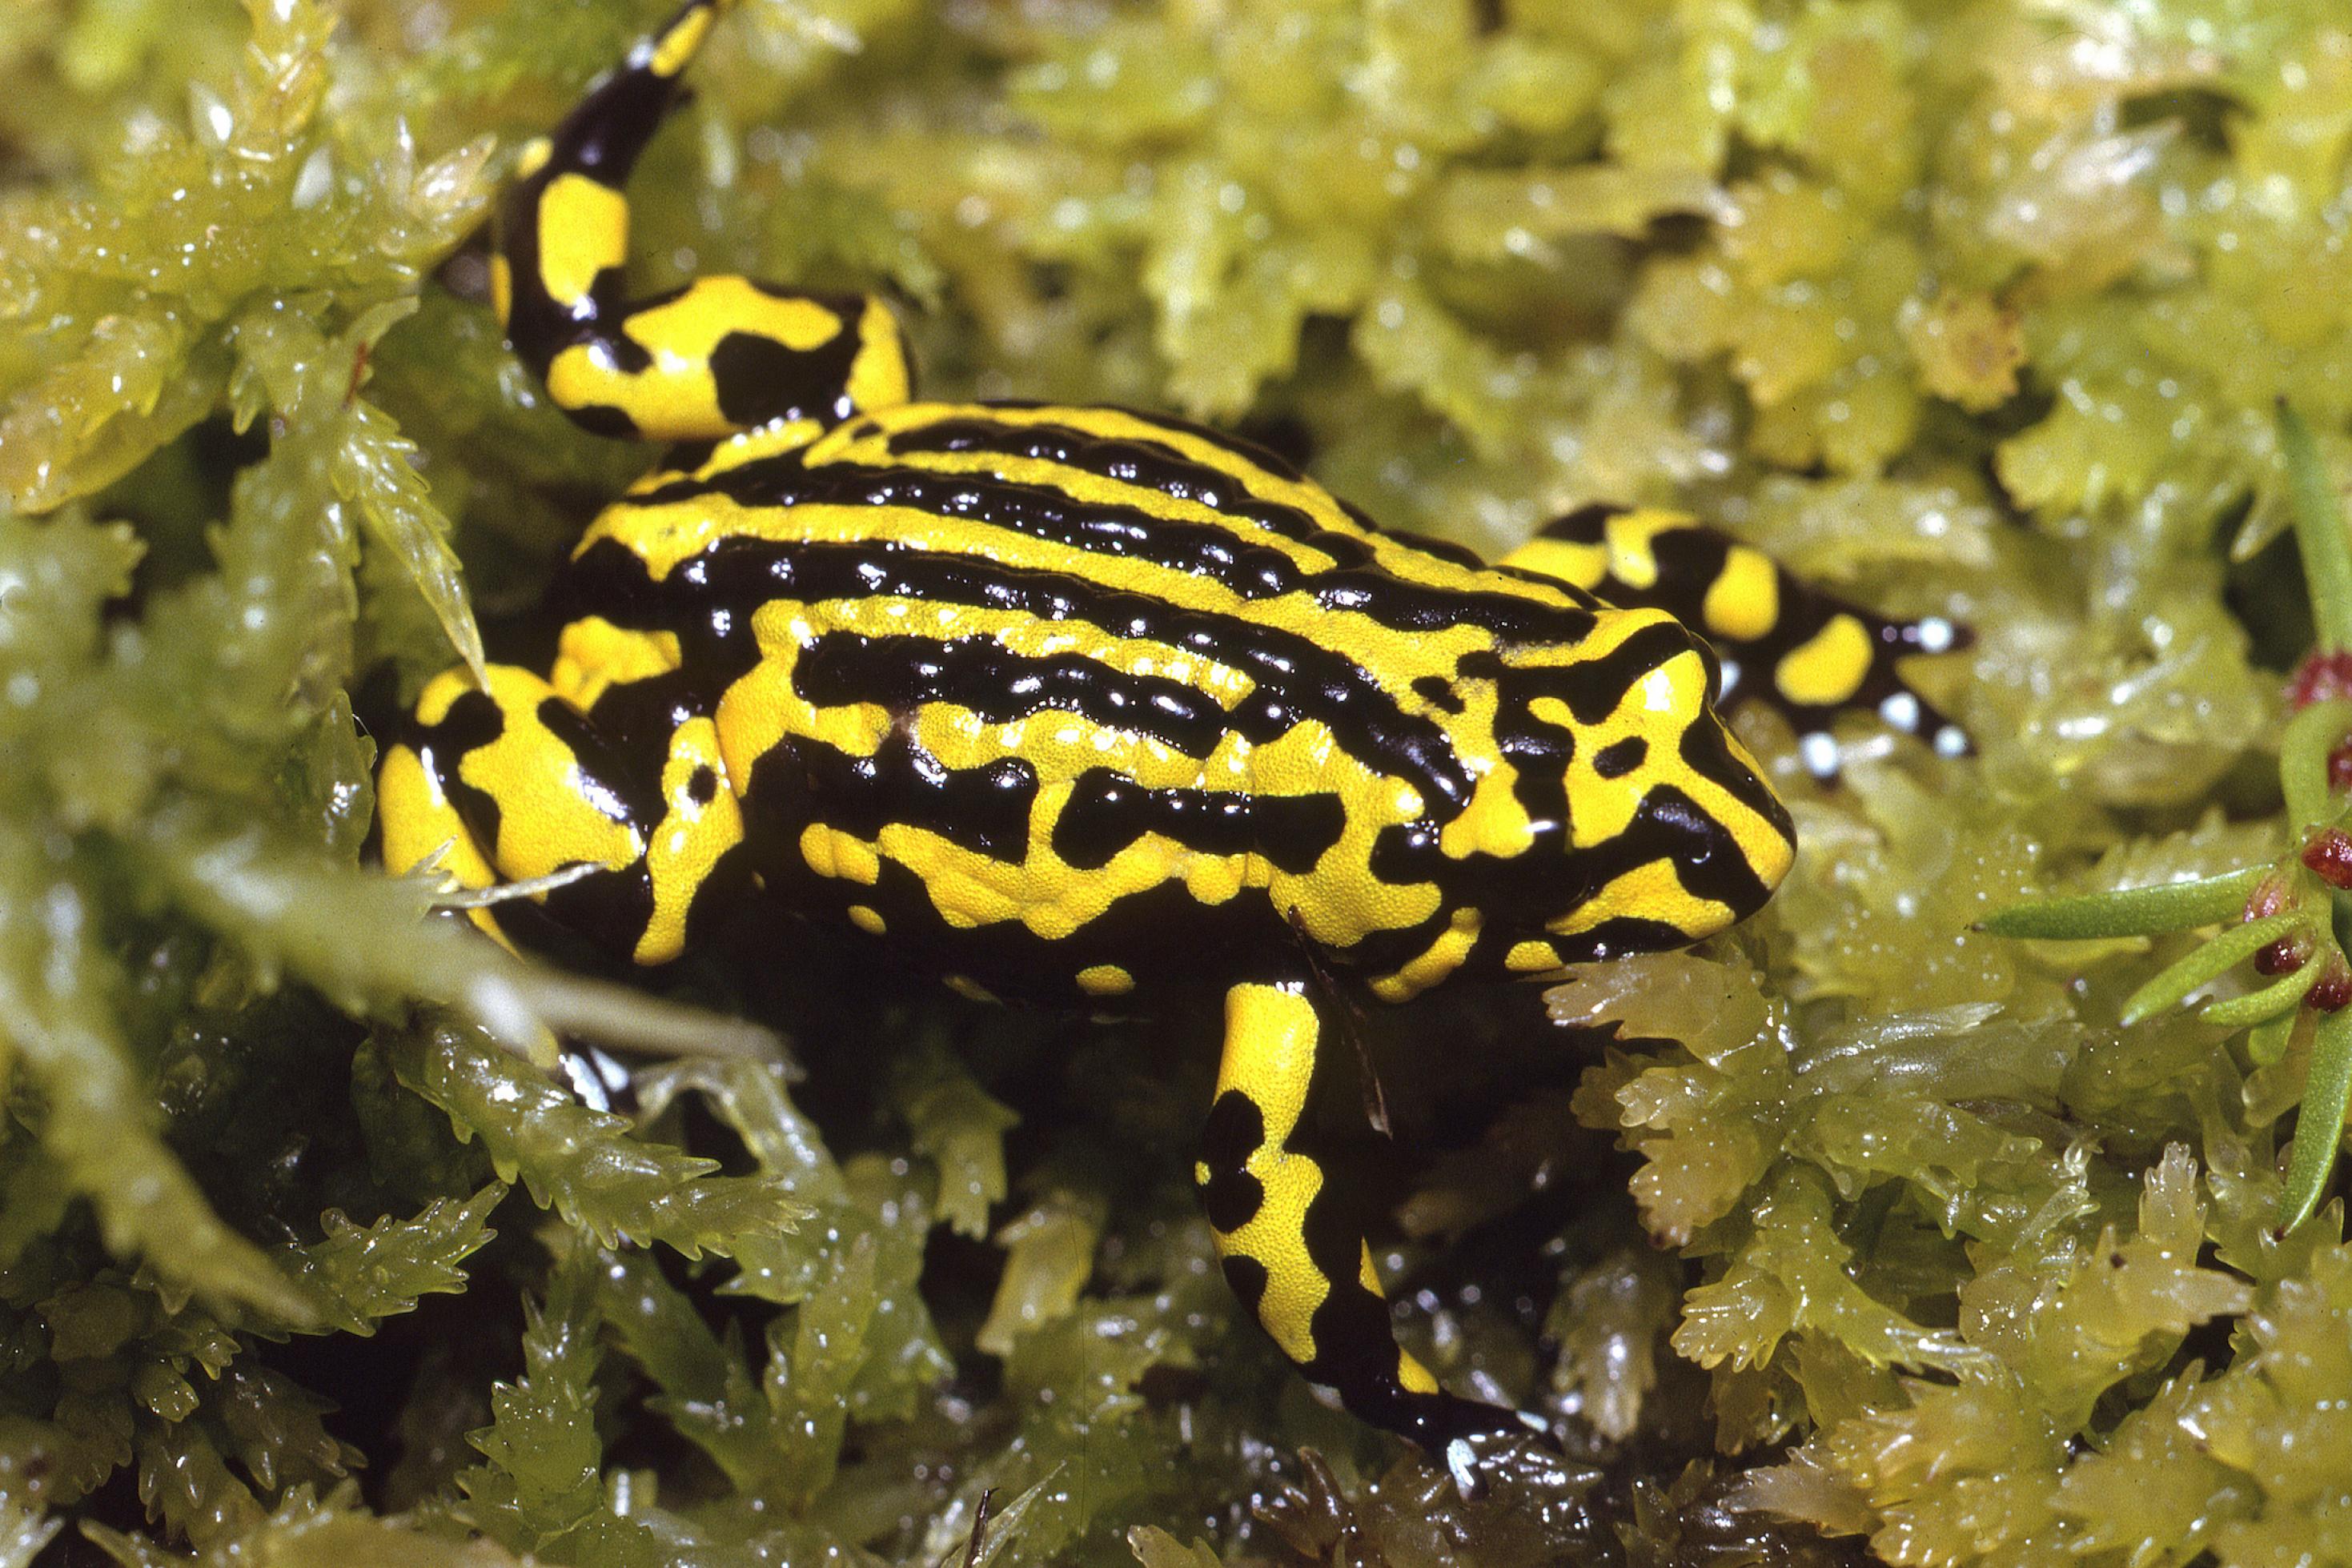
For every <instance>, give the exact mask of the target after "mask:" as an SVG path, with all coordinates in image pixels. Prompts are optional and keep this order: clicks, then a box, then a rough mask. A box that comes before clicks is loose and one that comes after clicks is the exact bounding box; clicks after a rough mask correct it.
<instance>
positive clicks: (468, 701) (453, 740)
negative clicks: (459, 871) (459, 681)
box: [405, 691, 507, 852]
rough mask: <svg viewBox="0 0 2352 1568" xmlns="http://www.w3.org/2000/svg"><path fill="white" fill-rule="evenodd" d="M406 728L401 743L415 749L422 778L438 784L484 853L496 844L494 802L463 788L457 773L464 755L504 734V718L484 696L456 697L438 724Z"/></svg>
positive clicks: (485, 793)
mask: <svg viewBox="0 0 2352 1568" xmlns="http://www.w3.org/2000/svg"><path fill="white" fill-rule="evenodd" d="M410 728H411V734H410V735H409V736H407V737H405V738H406V739H407V740H408V743H409V744H410V745H411V746H413V747H415V749H416V755H417V758H418V759H419V760H420V761H422V762H423V763H424V765H425V772H427V773H428V774H430V775H432V777H433V778H434V779H435V780H436V782H437V783H439V784H440V786H441V793H442V795H443V796H444V797H445V798H446V799H447V800H448V802H449V806H450V809H451V810H454V811H456V812H457V820H458V821H461V822H463V823H465V824H466V831H467V833H469V834H471V835H472V836H473V840H474V842H475V843H476V844H477V845H478V846H480V847H481V848H482V850H483V851H484V852H489V851H490V850H491V849H492V848H493V847H494V846H495V845H496V844H497V843H498V841H499V802H498V800H497V798H496V797H494V796H492V795H491V794H489V793H488V791H486V790H482V789H475V788H474V786H472V785H471V784H468V783H467V782H466V779H465V775H464V774H463V773H462V772H461V771H460V769H461V768H463V767H464V765H465V759H466V758H467V756H468V755H470V754H471V753H472V752H474V751H475V750H477V749H478V748H479V747H485V746H488V745H490V744H491V743H493V742H494V741H496V740H497V739H498V738H499V737H500V736H501V735H504V734H505V733H506V728H507V716H506V714H505V712H504V711H503V710H501V709H500V708H499V705H498V704H497V703H496V702H494V701H492V700H491V698H490V695H489V694H488V693H487V692H481V691H467V692H460V693H459V694H458V695H457V700H456V701H454V702H452V703H451V704H450V705H449V707H448V711H447V712H446V713H445V714H443V715H442V716H441V722H440V723H438V724H432V725H427V724H424V723H412V725H411V727H410Z"/></svg>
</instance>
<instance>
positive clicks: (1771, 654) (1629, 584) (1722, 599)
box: [1501, 506, 1969, 778]
mask: <svg viewBox="0 0 2352 1568" xmlns="http://www.w3.org/2000/svg"><path fill="white" fill-rule="evenodd" d="M1501 564H1502V565H1504V566H1506V567H1509V568H1512V569H1514V570H1518V571H1523V572H1532V573H1534V574H1536V575H1538V576H1540V577H1548V578H1551V579H1553V580H1556V581H1560V582H1566V583H1569V584H1570V585H1571V586H1573V587H1576V588H1580V589H1582V590H1584V591H1586V592H1588V593H1592V594H1597V595H1598V596H1599V597H1601V599H1603V600H1605V601H1608V602H1609V603H1611V604H1613V605H1618V606H1621V607H1624V608H1635V607H1639V608H1643V609H1655V610H1663V611H1664V612H1666V613H1667V614H1669V615H1672V616H1673V617H1674V618H1675V620H1677V621H1680V622H1682V623H1683V624H1684V625H1685V626H1687V627H1689V628H1690V629H1691V630H1692V631H1694V632H1699V633H1700V634H1701V635H1703V636H1705V637H1706V640H1707V642H1708V643H1710V644H1711V645H1712V646H1713V647H1714V649H1715V652H1716V653H1717V657H1718V658H1719V659H1720V660H1721V661H1722V679H1721V688H1722V689H1721V690H1720V692H1719V693H1718V695H1717V704H1718V706H1724V705H1736V704H1738V703H1741V702H1747V701H1749V700H1754V701H1759V702H1764V703H1769V704H1770V705H1771V706H1774V707H1777V708H1779V709H1780V711H1781V712H1782V713H1783V714H1785V715H1787V716H1788V718H1789V722H1790V724H1791V725H1792V726H1794V727H1795V728H1796V731H1797V751H1798V756H1799V758H1801V760H1802V761H1803V763H1804V764H1805V766H1806V767H1807V768H1809V769H1811V771H1812V772H1813V773H1814V774H1816V775H1818V776H1820V777H1822V778H1827V777H1829V776H1831V775H1832V774H1834V773H1835V772H1836V771H1837V768H1838V745H1837V741H1836V740H1835V738H1834V737H1832V735H1831V734H1830V723H1831V721H1832V719H1833V718H1835V717H1836V716H1838V715H1839V714H1841V713H1845V712H1849V711H1864V710H1867V711H1870V712H1873V713H1875V714H1876V715H1877V716H1878V717H1879V719H1880V720H1881V721H1882V722H1884V723H1885V724H1886V725H1887V726H1888V727H1890V728H1893V729H1899V730H1902V731H1904V732H1905V733H1906V734H1910V735H1916V736H1918V737H1920V738H1921V739H1922V740H1925V741H1927V743H1928V744H1929V745H1930V746H1932V747H1935V748H1936V750H1937V752H1938V753H1940V754H1941V755H1943V756H1946V757H1953V756H1958V755H1960V754H1962V753H1964V752H1966V751H1968V750H1969V737H1968V735H1967V732H1965V731H1964V730H1962V729H1961V728H1960V727H1959V726H1958V725H1957V724H1955V723H1953V722H1952V720H1950V719H1949V718H1947V717H1946V716H1944V715H1943V714H1941V713H1939V712H1938V711H1937V709H1936V707H1935V705H1933V704H1932V703H1930V702H1928V701H1927V698H1925V697H1923V696H1921V695H1919V694H1918V693H1917V692H1916V691H1915V690H1913V689H1912V687H1911V685H1910V684H1909V683H1908V682H1906V681H1905V680H1904V678H1903V675H1902V673H1901V671H1900V670H1899V669H1898V668H1897V665H1898V663H1899V661H1901V660H1903V659H1905V658H1907V657H1909V656H1911V655H1913V654H1916V653H1949V652H1952V651H1954V650H1957V649H1959V648H1962V647H1965V646H1967V644H1968V642H1969V633H1968V631H1967V629H1966V628H1964V627H1960V626H1956V625H1954V624H1953V623H1952V622H1949V621H1947V620H1945V619H1943V618H1942V617H1940V616H1927V617H1925V618H1923V619H1921V620H1917V621H1897V620H1894V619H1891V618H1889V617H1887V616H1884V615H1878V614H1874V613H1873V612H1870V611H1868V610H1864V609H1863V608H1862V607H1861V606H1859V605H1856V604H1851V603H1848V602H1847V601H1845V600H1843V599H1841V598H1839V597H1838V596H1837V595H1835V594H1832V593H1826V592H1823V591H1822V590H1820V589H1818V588H1815V587H1813V586H1811V584H1810V583H1808V582H1806V581H1805V580H1803V579H1802V578H1800V577H1798V576H1797V575H1796V574H1794V573H1793V572H1790V571H1789V570H1787V569H1786V568H1784V567H1782V566H1781V565H1780V563H1779V562H1778V561H1776V560H1774V559H1772V558H1771V557H1770V556H1768V555H1766V554H1765V553H1764V552H1763V551H1761V550H1759V549H1756V548H1754V547H1753V546H1751V545H1744V544H1741V543H1740V542H1738V540H1737V539H1734V538H1731V537H1730V536H1729V535H1728V534H1726V533H1724V532H1723V531H1722V530H1721V529H1719V528H1710V527H1708V526H1707V525H1706V524H1705V523H1702V522H1700V521H1699V520H1698V519H1697V518H1696V517H1689V516H1686V515H1685V514H1684V513H1681V512H1667V511H1656V510H1652V509H1650V508H1646V507H1637V508H1632V509H1629V508H1626V507H1607V506H1591V507H1579V508H1578V509H1577V510H1575V511H1573V512H1570V513H1569V514H1568V515H1567V516H1566V517H1559V518H1557V519H1555V520H1554V521H1552V522H1551V523H1549V524H1548V525H1546V526H1545V528H1543V530H1542V531H1541V532H1539V533H1538V534H1537V535H1536V537H1535V538H1531V539H1529V540H1528V542H1527V543H1526V544H1524V545H1521V546H1520V547H1519V548H1518V549H1516V550H1514V551H1512V552H1511V553H1510V554H1509V555H1507V556H1505V557H1504V558H1503V559H1502V562H1501Z"/></svg>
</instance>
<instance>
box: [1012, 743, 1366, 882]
mask: <svg viewBox="0 0 2352 1568" xmlns="http://www.w3.org/2000/svg"><path fill="white" fill-rule="evenodd" d="M1347 824H1348V812H1347V808H1346V807H1345V806H1343V805H1342V804H1341V803H1340V800H1339V797H1338V796H1337V795H1256V794H1246V793H1242V792H1239V791H1231V790H1217V789H1147V788H1145V787H1144V786H1143V785H1140V784H1138V783H1136V782H1135V781H1134V780H1133V779H1127V778H1125V777H1123V776H1121V775H1119V774H1118V773H1114V772H1112V771H1111V770H1110V769H1108V768H1089V769H1088V770H1087V771H1086V772H1084V773H1082V774H1080V775H1079V776H1078V777H1077V779H1076V780H1074V781H1073V784H1072V787H1071V792H1070V798H1069V800H1067V801H1066V803H1065V804H1064V805H1063V807H1062V813H1061V817H1060V819H1059V820H1058V821H1056V822H1055V825H1054V852H1055V854H1057V855H1059V856H1060V857H1061V858H1062V859H1063V861H1064V862H1066V863H1068V864H1070V865H1072V866H1076V867H1077V868H1078V869H1079V870H1081V871H1092V870H1096V869H1098V868H1100V867H1102V866H1106V865H1108V864H1109V863H1110V862H1111V859H1112V857H1113V856H1115V855H1117V854H1118V852H1120V851H1121V850H1124V849H1126V848H1127V847H1128V846H1129V845H1130V844H1132V843H1135V842H1136V841H1139V840H1140V839H1141V838H1142V837H1143V836H1144V835H1145V834H1146V833H1157V834H1159V835H1160V837H1162V838H1164V839H1168V840H1171V841H1174V842H1176V843H1179V844H1182V845H1183V846H1184V847H1186V848H1187V849H1192V850H1197V851H1199V852H1201V853H1202V854H1212V855H1240V854H1255V855H1259V856H1262V857H1264V858H1265V860H1266V861H1267V862H1270V863H1272V864H1273V865H1274V866H1275V867H1276V869H1278V870H1281V871H1286V872H1289V873H1293V874H1299V873H1306V872H1309V871H1312V870H1313V869H1314V868H1315V862H1317V861H1318V860H1320V859H1322V858H1323V852H1324V851H1326V850H1328V849H1329V848H1330V847H1331V846H1332V845H1333V844H1335V843H1338V842H1339V835H1340V833H1341V832H1342V831H1344V830H1345V829H1346V827H1347Z"/></svg>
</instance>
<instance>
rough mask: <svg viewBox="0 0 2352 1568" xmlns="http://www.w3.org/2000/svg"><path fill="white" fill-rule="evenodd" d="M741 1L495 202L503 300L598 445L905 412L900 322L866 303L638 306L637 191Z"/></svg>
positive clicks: (682, 34) (727, 280) (712, 6)
mask: <svg viewBox="0 0 2352 1568" xmlns="http://www.w3.org/2000/svg"><path fill="white" fill-rule="evenodd" d="M732 4H733V0H691V3H690V4H688V5H686V7H685V8H684V9H682V10H680V11H679V12H678V13H677V16H674V17H672V18H671V19H670V22H669V24H668V25H667V26H665V27H664V28H663V29H662V30H661V31H660V32H658V33H656V34H655V35H653V36H652V37H648V38H646V39H645V40H644V41H643V42H641V43H639V44H638V45H637V47H635V49H634V50H632V51H631V52H630V55H629V57H628V58H627V59H626V60H625V62H624V63H623V64H622V66H621V68H619V69H618V70H616V71H614V72H613V73H612V74H611V75H610V76H608V77H606V78H604V80H603V81H602V82H600V83H598V84H597V86H596V87H595V88H594V89H593V90H592V91H591V92H590V93H589V95H588V97H587V98H586V99H583V101H582V102H581V104H580V106H579V107H578V108H577V109H575V110H572V113H571V114H570V115H569V116H568V117H567V118H566V119H565V120H564V121H563V123H562V125H561V126H559V127H557V129H556V131H555V132H554V134H553V135H551V136H543V137H541V138H538V139H537V140H535V141H530V142H529V143H527V144H526V145H525V146H524V148H523V150H522V152H521V155H520V160H519V162H518V164H517V172H518V173H519V175H520V178H519V179H517V181H516V182H515V183H514V185H513V187H512V188H511V189H510V190H509V192H508V193H507V196H506V200H505V202H504V204H502V205H501V207H500V208H499V252H498V254H497V255H496V256H494V257H493V258H492V261H491V268H490V291H491V296H492V300H493V303H494V304H496V306H497V307H498V311H499V321H500V322H501V323H502V324H503V325H504V326H505V328H506V329H507V338H508V340H509V342H511V343H512V344H513V345H514V348H515V352H516V353H517V354H519V355H520V356H521V358H522V361H523V362H524V363H525V364H528V365H529V366H530V368H531V369H532V370H533V371H537V372H538V373H539V375H540V377H541V379H542V380H543V381H544V382H546V384H547V392H548V395H549V397H550V398H551V399H552V400H553V401H554V402H555V404H556V406H558V407H559V408H562V410H563V411H564V412H565V413H569V414H570V415H571V416H572V418H573V419H574V420H575V421H577V422H578V423H581V424H582V425H583V426H585V427H586V428H588V429H590V430H593V431H594V432H596V433H597V434H600V435H614V436H644V437H646V438H647V439H651V440H656V441H718V440H723V439H724V438H726V437H727V436H730V435H732V434H737V433H739V432H741V431H746V430H754V429H758V428H760V427H761V426H763V425H768V424H772V423H778V422H782V423H803V422H805V423H808V424H809V426H810V430H809V434H814V433H815V431H816V429H818V428H821V427H823V426H824V425H829V424H832V423H835V422H836V421H839V420H842V419H845V418H847V417H848V416H849V415H850V414H852V413H856V412H857V411H858V410H860V409H870V408H882V407H887V406H889V405H891V404H894V403H900V402H906V401H907V398H908V395H909V392H910V390H911V389H910V386H909V375H908V364H907V357H906V350H905V348H904V346H903V345H902V344H901V342H900V340H899V336H898V323H897V322H896V321H895V320H893V319H891V315H890V312H889V310H888V308H887V307H885V306H884V305H883V304H882V302H881V301H880V300H878V299H875V298H870V297H868V296H865V295H831V294H809V293H803V292H799V291H797V290H793V289H787V288H779V287H772V286H770V285H767V284H764V283H756V282H753V281H752V280H751V279H749V278H744V277H699V278H697V279H695V280H694V281H693V282H691V283H689V284H688V285H687V286H686V287H684V288H681V289H677V290H676V291H674V292H671V293H667V294H662V295H656V296H654V297H651V298H644V299H638V300H634V301H632V300H630V299H628V298H625V293H624V290H625V279H624V277H623V274H622V264H623V262H624V261H625V259H626V257H627V255H628V248H629V203H628V197H627V196H626V195H625V193H624V187H625V185H626V183H627V182H628V178H629V172H630V170H631V169H632V168H633V167H635V163H636V161H637V155H638V154H639V153H640V152H643V151H644V150H645V146H646V142H647V141H651V140H652V138H653V133H654V131H655V130H656V127H658V126H659V125H660V124H661V122H662V120H663V118H664V117H665V116H666V115H667V113H668V112H669V110H670V108H671V106H672V105H673V104H674V103H675V101H676V99H677V84H678V77H679V73H681V72H682V71H684V70H685V68H686V67H687V64H688V61H690V60H691V59H692V58H693V57H694V55H695V53H696V51H697V50H698V49H699V48H700V47H701V46H702V40H703V37H705V35H707V34H708V33H709V30H710V26H711V24H712V22H713V21H714V20H715V19H716V17H717V16H718V15H719V13H720V12H722V11H725V10H727V9H729V8H730V6H731V5H732Z"/></svg>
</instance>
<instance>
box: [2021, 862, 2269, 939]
mask: <svg viewBox="0 0 2352 1568" xmlns="http://www.w3.org/2000/svg"><path fill="white" fill-rule="evenodd" d="M2267 870H2268V868H2267V867H2264V866H2249V867H2248V868H2247V869H2245V870H2244V871H2233V872H2231V873H2230V874H2229V875H2227V876H2207V877H2200V878H2198V879H2197V880H2196V881H2194V882H2159V883H2154V884H2153V885H2151V886H2147V887H2126V888H2118V889H2117V890H2116V891H2115V892H2113V893H2085V894H2077V895H2075V896H2073V897H2068V898H2037V899H2032V900H2030V901H2029V902H2027V903H2024V904H2011V905H2010V906H2009V907H2008V908H2006V909H2001V910H1996V911H1994V912H1993V913H1992V914H1990V915H1986V916H1985V918H1984V920H1983V922H1982V923H1981V924H1982V928H1983V929H1984V930H1987V931H1990V932H1991V933H1993V934H1994V935H1995V936H2038V937H2053V938H2058V939H2061V940H2079V939H2081V938H2083V937H2086V936H2155V935H2157V934H2158V933H2159V932H2164V931H2193V930H2195V929H2196V928H2197V927H2198V926H2200V925H2220V924H2221V922H2222V921H2224V920H2235V919H2236V918H2237V917H2238V916H2239V915H2242V914H2243V913H2244V912H2245V908H2246V900H2247V899H2248V898H2250V897H2252V894H2253V891H2254V888H2255V887H2256V885H2257V884H2259V883H2261V882H2262V880H2263V876H2264V875H2265V874H2266V873H2267Z"/></svg>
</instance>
